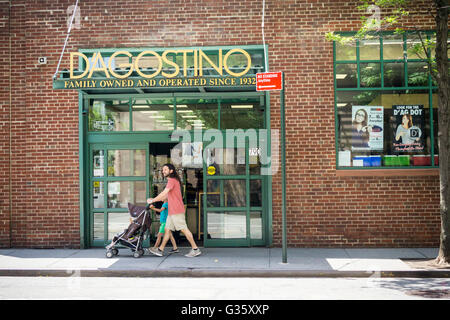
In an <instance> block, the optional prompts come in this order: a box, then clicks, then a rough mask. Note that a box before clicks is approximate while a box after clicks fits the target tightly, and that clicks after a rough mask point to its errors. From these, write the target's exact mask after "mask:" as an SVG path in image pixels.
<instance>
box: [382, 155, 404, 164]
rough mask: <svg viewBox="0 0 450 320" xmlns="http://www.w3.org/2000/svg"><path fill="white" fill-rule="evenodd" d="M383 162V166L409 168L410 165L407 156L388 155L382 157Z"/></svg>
mask: <svg viewBox="0 0 450 320" xmlns="http://www.w3.org/2000/svg"><path fill="white" fill-rule="evenodd" d="M383 161H384V165H385V166H409V164H410V159H409V156H395V155H388V156H383Z"/></svg>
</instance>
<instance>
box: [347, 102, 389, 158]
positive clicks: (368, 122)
mask: <svg viewBox="0 0 450 320" xmlns="http://www.w3.org/2000/svg"><path fill="white" fill-rule="evenodd" d="M352 150H354V151H358V150H361V151H363V150H383V107H381V106H352Z"/></svg>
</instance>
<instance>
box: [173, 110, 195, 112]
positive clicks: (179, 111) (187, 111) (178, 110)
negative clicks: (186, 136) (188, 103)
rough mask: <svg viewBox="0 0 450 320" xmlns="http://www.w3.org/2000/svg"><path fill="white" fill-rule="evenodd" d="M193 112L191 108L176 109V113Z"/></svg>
mask: <svg viewBox="0 0 450 320" xmlns="http://www.w3.org/2000/svg"><path fill="white" fill-rule="evenodd" d="M189 112H194V111H193V110H177V113H189Z"/></svg>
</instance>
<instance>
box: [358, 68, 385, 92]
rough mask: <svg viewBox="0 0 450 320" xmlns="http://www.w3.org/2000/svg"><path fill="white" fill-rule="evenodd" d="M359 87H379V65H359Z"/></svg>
mask: <svg viewBox="0 0 450 320" xmlns="http://www.w3.org/2000/svg"><path fill="white" fill-rule="evenodd" d="M360 69H361V71H360V72H361V87H364V88H371V87H380V86H381V64H380V63H361V64H360Z"/></svg>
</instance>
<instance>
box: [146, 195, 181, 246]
mask: <svg viewBox="0 0 450 320" xmlns="http://www.w3.org/2000/svg"><path fill="white" fill-rule="evenodd" d="M150 209H152V210H153V211H156V212H159V214H160V216H159V222H160V223H161V226H160V227H159V232H158V235H157V237H156V242H155V245H154V246H153V249H156V248H158V247H159V245H160V244H161V240H162V238H163V237H164V229H165V228H166V221H167V215H168V213H169V204H168V202H167V199H166V200H165V201H164V203H163V205H162V206H161V209H158V208H155V206H154V205H151V206H150ZM170 241H171V242H172V247H173V248H172V250H170V251H169V253H177V252H179V251H178V247H177V243H176V242H175V238H174V237H173V235H172V233H170Z"/></svg>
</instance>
